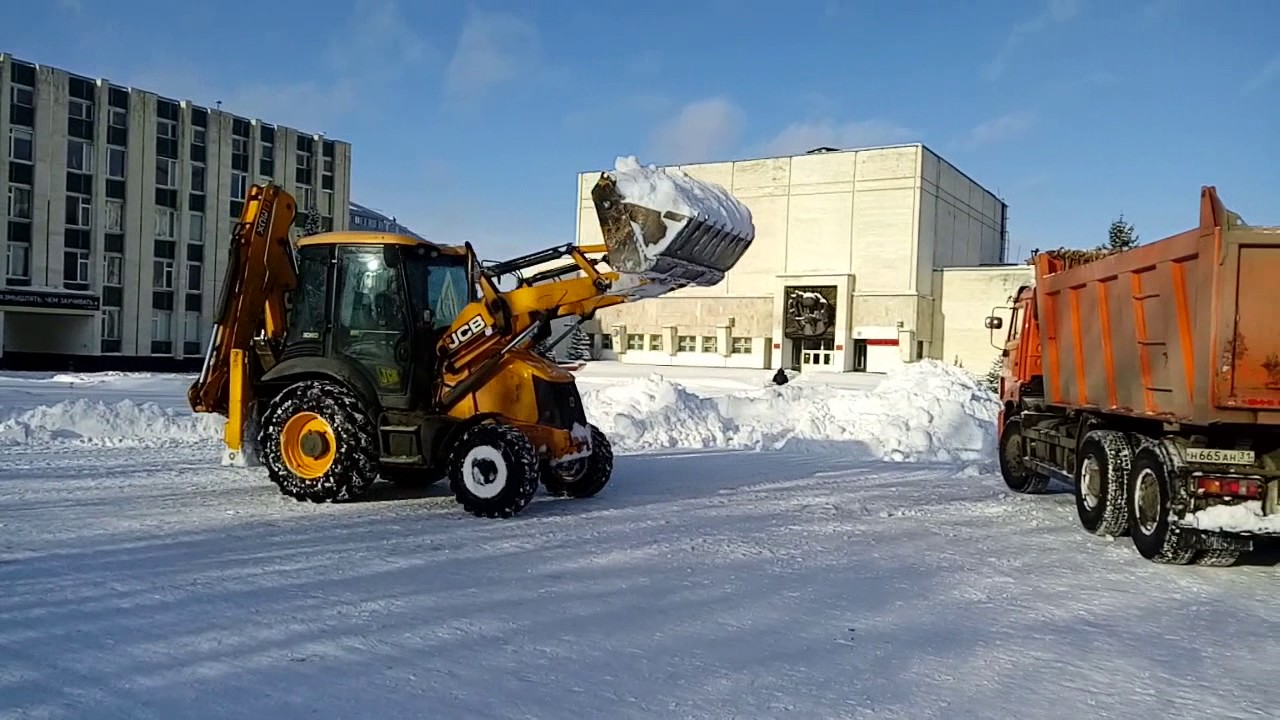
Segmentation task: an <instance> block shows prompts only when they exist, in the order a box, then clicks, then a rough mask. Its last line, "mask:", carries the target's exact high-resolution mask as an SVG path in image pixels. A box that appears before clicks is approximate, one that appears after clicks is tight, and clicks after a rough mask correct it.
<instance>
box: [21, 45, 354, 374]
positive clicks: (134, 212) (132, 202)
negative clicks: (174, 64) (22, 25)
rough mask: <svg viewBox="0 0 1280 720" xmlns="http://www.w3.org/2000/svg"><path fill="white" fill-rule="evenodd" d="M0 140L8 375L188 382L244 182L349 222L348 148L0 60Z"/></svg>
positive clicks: (326, 221) (327, 218) (328, 219)
mask: <svg viewBox="0 0 1280 720" xmlns="http://www.w3.org/2000/svg"><path fill="white" fill-rule="evenodd" d="M0 138H4V142H5V144H4V146H3V148H0V195H2V196H4V197H6V198H7V206H6V212H7V217H6V222H4V223H3V225H0V249H3V251H4V257H5V259H6V273H5V279H4V288H3V290H0V338H3V342H2V344H0V351H2V352H3V358H2V359H0V363H2V364H3V365H4V366H6V367H10V368H41V369H43V368H59V367H68V366H71V365H74V366H75V367H77V368H80V369H96V368H129V369H139V368H164V369H177V368H188V369H189V368H192V367H198V365H199V362H200V360H201V359H202V356H203V352H204V346H205V343H206V342H207V341H208V338H209V331H210V329H211V327H212V314H213V312H214V303H215V302H216V301H217V296H218V293H219V291H220V289H221V283H222V277H223V274H224V273H225V271H226V259H227V246H228V243H229V241H230V236H231V228H232V225H233V224H234V223H235V221H236V220H237V219H238V218H239V214H240V211H241V208H242V206H243V200H244V198H245V194H246V191H247V190H248V187H249V185H251V184H253V183H255V182H259V181H262V180H265V179H267V178H272V179H274V180H275V182H277V183H280V184H281V185H282V186H284V187H285V189H286V190H288V191H289V192H290V193H292V194H293V195H294V196H295V197H296V198H297V200H298V204H299V207H300V208H301V209H309V208H311V207H316V208H317V209H318V210H319V212H320V214H321V216H322V221H321V225H322V227H323V228H324V229H338V230H345V229H347V225H348V222H349V219H348V212H347V208H348V204H349V202H350V175H351V173H350V166H351V146H350V145H349V144H347V143H345V142H340V141H337V140H333V139H329V138H325V137H323V136H320V135H313V134H309V133H304V132H302V131H299V130H295V129H292V128H287V127H284V126H280V125H271V124H268V123H266V122H263V121H260V120H251V119H249V118H244V117H239V116H236V115H234V114H232V113H231V112H226V111H222V110H220V109H210V108H205V107H201V106H198V105H195V104H193V103H191V102H189V101H185V100H172V99H169V98H164V97H160V96H157V95H155V94H153V93H150V92H147V91H145V90H139V89H137V88H126V87H122V86H120V85H115V84H112V83H111V82H110V81H108V80H105V79H90V78H86V77H81V76H78V75H75V74H72V73H68V72H66V71H63V70H59V69H57V68H52V67H48V66H40V65H35V64H32V63H28V62H24V61H22V60H19V59H18V58H15V57H13V56H11V55H8V54H0ZM305 218H306V214H305V213H303V212H300V213H299V219H298V221H297V224H296V225H297V227H298V228H299V229H301V227H302V225H303V223H304V221H305Z"/></svg>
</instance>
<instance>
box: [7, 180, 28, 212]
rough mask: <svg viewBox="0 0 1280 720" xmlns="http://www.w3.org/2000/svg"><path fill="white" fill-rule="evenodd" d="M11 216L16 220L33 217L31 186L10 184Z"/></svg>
mask: <svg viewBox="0 0 1280 720" xmlns="http://www.w3.org/2000/svg"><path fill="white" fill-rule="evenodd" d="M9 217H10V218H12V219H14V220H30V219H31V188H29V187H26V186H25V185H10V186H9Z"/></svg>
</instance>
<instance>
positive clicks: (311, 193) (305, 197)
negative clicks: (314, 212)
mask: <svg viewBox="0 0 1280 720" xmlns="http://www.w3.org/2000/svg"><path fill="white" fill-rule="evenodd" d="M298 189H299V190H301V191H302V199H301V200H300V201H299V202H298V210H300V211H301V210H310V209H311V208H313V207H315V205H316V191H315V189H314V188H310V187H307V186H306V185H299V186H298Z"/></svg>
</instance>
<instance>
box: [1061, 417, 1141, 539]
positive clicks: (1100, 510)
mask: <svg viewBox="0 0 1280 720" xmlns="http://www.w3.org/2000/svg"><path fill="white" fill-rule="evenodd" d="M1132 462H1133V452H1132V451H1131V450H1130V449H1129V443H1128V442H1127V441H1126V440H1125V437H1124V434H1123V433H1118V432H1114V431H1111V430H1095V431H1093V432H1091V433H1089V434H1088V435H1085V436H1084V442H1083V443H1081V445H1080V464H1079V468H1078V469H1077V470H1076V482H1075V496H1076V514H1077V515H1079V516H1080V524H1081V525H1083V526H1084V529H1085V530H1088V531H1089V532H1091V533H1093V534H1094V535H1104V536H1111V537H1115V536H1117V535H1121V534H1123V533H1124V532H1125V530H1127V529H1128V528H1129V510H1128V508H1127V507H1125V502H1124V499H1125V486H1126V483H1127V482H1128V478H1129V466H1130V465H1131V464H1132Z"/></svg>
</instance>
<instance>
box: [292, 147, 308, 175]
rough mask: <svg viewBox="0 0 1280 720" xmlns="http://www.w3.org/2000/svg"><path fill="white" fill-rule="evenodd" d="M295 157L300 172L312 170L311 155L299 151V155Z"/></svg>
mask: <svg viewBox="0 0 1280 720" xmlns="http://www.w3.org/2000/svg"><path fill="white" fill-rule="evenodd" d="M295 156H296V158H297V162H298V169H300V170H310V169H311V153H306V152H302V151H301V150H299V151H298V152H297V153H295Z"/></svg>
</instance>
